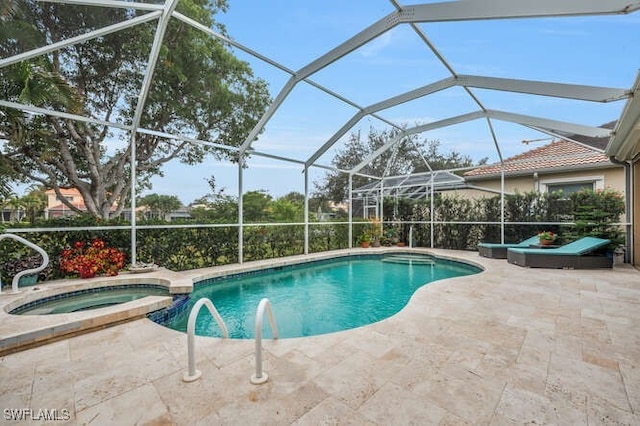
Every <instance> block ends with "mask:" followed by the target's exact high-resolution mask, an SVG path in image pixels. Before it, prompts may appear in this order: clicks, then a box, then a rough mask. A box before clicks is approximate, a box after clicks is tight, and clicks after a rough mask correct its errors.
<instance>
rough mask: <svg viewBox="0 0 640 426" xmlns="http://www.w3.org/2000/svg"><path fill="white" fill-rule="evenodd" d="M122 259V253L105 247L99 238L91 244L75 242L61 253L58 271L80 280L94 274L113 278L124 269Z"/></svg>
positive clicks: (123, 255) (123, 256) (91, 276)
mask: <svg viewBox="0 0 640 426" xmlns="http://www.w3.org/2000/svg"><path fill="white" fill-rule="evenodd" d="M124 258H125V254H124V252H123V251H120V250H118V249H116V248H113V247H105V244H104V241H102V240H101V239H100V238H96V239H95V240H93V241H92V242H91V244H86V243H85V242H84V241H77V242H76V243H75V244H74V245H73V247H72V248H70V249H65V250H63V251H62V256H61V258H60V269H61V270H62V271H63V272H67V273H71V274H78V275H80V278H93V277H95V276H96V274H107V275H109V276H114V275H118V271H119V270H120V269H122V268H123V267H124Z"/></svg>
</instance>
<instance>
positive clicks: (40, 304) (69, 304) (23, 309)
mask: <svg viewBox="0 0 640 426" xmlns="http://www.w3.org/2000/svg"><path fill="white" fill-rule="evenodd" d="M147 296H169V290H168V289H167V288H166V287H164V286H161V285H157V284H127V285H111V286H103V287H97V288H87V289H83V290H75V291H70V292H67V293H61V294H56V295H54V296H48V297H44V298H42V299H36V300H34V301H31V302H28V303H25V304H23V305H20V306H17V307H15V308H13V309H11V310H10V311H9V313H10V314H14V315H49V314H67V313H72V312H80V311H86V310H90V309H99V308H104V307H107V306H113V305H118V304H120V303H126V302H131V301H133V300H137V299H141V298H143V297H147Z"/></svg>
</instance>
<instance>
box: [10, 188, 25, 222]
mask: <svg viewBox="0 0 640 426" xmlns="http://www.w3.org/2000/svg"><path fill="white" fill-rule="evenodd" d="M6 205H7V207H9V208H10V209H11V213H10V214H9V221H10V222H19V221H20V219H21V217H20V211H24V203H23V202H22V199H21V198H20V197H18V196H17V195H16V194H15V193H14V194H13V195H12V196H11V197H9V199H8V200H7V202H6Z"/></svg>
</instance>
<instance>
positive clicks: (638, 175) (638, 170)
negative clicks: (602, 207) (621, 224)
mask: <svg viewBox="0 0 640 426" xmlns="http://www.w3.org/2000/svg"><path fill="white" fill-rule="evenodd" d="M631 167H632V171H631V173H632V180H631V182H632V183H631V187H632V190H631V198H632V205H633V209H632V216H633V217H632V219H631V223H632V233H633V245H632V252H631V263H632V264H633V266H635V267H636V268H638V267H640V205H639V204H640V203H639V200H640V161H636V162H635V163H633V165H632V166H631Z"/></svg>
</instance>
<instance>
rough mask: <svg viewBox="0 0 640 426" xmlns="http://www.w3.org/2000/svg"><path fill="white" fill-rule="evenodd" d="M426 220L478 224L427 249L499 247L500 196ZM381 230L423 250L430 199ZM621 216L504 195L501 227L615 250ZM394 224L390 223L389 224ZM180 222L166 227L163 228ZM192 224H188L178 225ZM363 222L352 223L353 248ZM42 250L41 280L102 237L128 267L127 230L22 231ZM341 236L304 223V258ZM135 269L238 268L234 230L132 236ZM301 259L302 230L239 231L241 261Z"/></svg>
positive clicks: (456, 204)
mask: <svg viewBox="0 0 640 426" xmlns="http://www.w3.org/2000/svg"><path fill="white" fill-rule="evenodd" d="M434 206H435V210H434V214H435V219H436V221H437V222H438V221H440V222H479V223H476V224H463V223H446V224H436V225H435V226H434V246H435V247H438V248H447V249H457V250H476V247H477V245H478V243H479V242H481V241H488V242H499V241H500V225H495V224H486V223H482V222H499V221H500V197H499V196H496V197H491V198H480V199H465V198H462V197H456V196H442V195H439V194H438V195H436V198H435V200H434ZM384 207H385V210H384V220H385V227H389V226H392V227H394V228H396V231H397V235H398V237H399V238H400V240H401V241H404V242H409V230H410V227H411V226H413V238H414V242H415V244H416V246H422V247H429V246H430V245H431V227H430V225H429V224H428V223H427V224H425V223H417V222H428V221H429V220H430V217H431V201H430V200H428V199H427V200H418V201H415V200H406V199H399V200H395V199H389V200H385V204H384ZM623 212H624V202H623V200H622V197H621V196H620V194H619V193H616V192H614V191H610V190H606V191H583V192H580V193H575V194H570V195H568V196H566V197H565V196H563V195H562V194H559V193H554V194H541V193H537V192H530V193H516V194H514V195H508V196H505V221H506V222H575V223H576V225H575V226H567V225H561V226H558V225H554V226H542V225H537V224H509V223H507V224H506V225H505V240H506V241H507V242H511V241H520V240H523V239H525V238H528V237H530V236H531V235H534V234H536V233H537V232H538V231H539V230H542V229H544V230H551V231H554V232H556V233H558V234H560V237H561V239H562V240H561V242H567V241H572V240H574V239H577V238H579V237H581V236H585V235H593V236H598V237H603V238H609V239H611V240H613V241H614V243H615V244H620V243H623V242H624V238H623V234H622V232H621V230H620V229H618V228H616V227H615V226H614V225H613V223H616V222H618V221H619V219H620V215H621V214H622V213H623ZM392 222H394V223H393V224H391V223H392ZM397 222H404V223H397ZM166 224H167V223H166V222H161V221H155V222H153V221H149V222H139V223H138V225H140V226H144V225H166ZM176 224H180V222H175V221H174V222H171V225H176ZM184 224H189V225H193V222H184ZM118 225H127V223H126V222H123V221H121V220H113V221H106V222H105V221H101V220H98V219H94V218H91V217H87V216H75V217H67V218H61V219H53V220H48V221H41V222H38V223H34V224H33V226H28V225H24V224H16V225H15V226H13V224H12V228H15V227H19V226H22V227H25V228H28V227H37V228H54V227H58V228H59V227H95V226H103V227H112V226H118ZM369 226H370V224H369V222H367V221H361V222H355V223H354V225H353V244H354V245H355V244H356V241H357V238H358V236H359V235H360V233H362V232H363V230H365V229H367V228H368V227H369ZM21 235H23V236H25V237H26V238H27V239H28V240H30V241H32V242H33V243H35V244H37V245H39V246H40V247H42V248H43V249H44V250H46V251H47V253H48V254H49V256H50V258H51V268H50V269H49V270H48V271H47V272H46V273H45V274H42V275H41V279H42V277H44V279H50V278H61V277H62V273H61V272H60V270H59V257H60V254H61V253H62V250H63V249H64V248H66V247H69V246H71V245H72V244H73V243H74V242H76V241H80V240H82V241H90V240H92V239H93V238H96V237H100V238H102V239H103V240H104V241H105V243H106V244H107V245H108V246H111V247H116V248H118V249H120V250H123V251H124V252H125V253H126V254H127V263H129V262H130V259H131V253H130V239H131V231H130V230H129V229H106V230H97V229H86V230H79V231H76V230H64V231H57V232H30V233H28V234H21ZM348 235H349V229H348V225H346V224H338V223H335V224H332V223H330V222H328V223H327V222H324V223H310V224H309V251H310V252H312V253H313V252H321V251H328V250H336V249H343V248H347V247H348V246H349V237H348ZM136 241H137V246H138V252H137V260H138V261H139V262H147V263H150V262H154V263H156V264H159V265H161V266H164V267H166V268H169V269H172V270H177V271H179V270H187V269H195V268H202V267H208V266H215V265H224V264H229V263H237V262H238V228H237V227H236V226H222V227H189V228H164V229H162V228H152V229H138V231H137V235H136ZM303 253H304V226H303V225H290V226H284V225H280V226H251V225H249V226H245V228H244V250H243V254H244V260H245V261H250V260H259V259H271V258H277V257H283V256H290V255H298V254H303ZM30 255H33V253H31V250H30V249H29V248H26V247H25V246H23V245H21V244H19V243H17V242H15V241H13V240H10V239H4V240H2V241H0V265H4V266H6V264H7V262H11V261H12V260H13V261H14V263H15V259H21V258H25V257H28V256H30ZM6 269H7V268H6V267H3V268H2V271H0V272H1V273H2V282H3V284H5V285H7V284H9V283H10V282H11V279H12V275H10V274H7V273H6Z"/></svg>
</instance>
